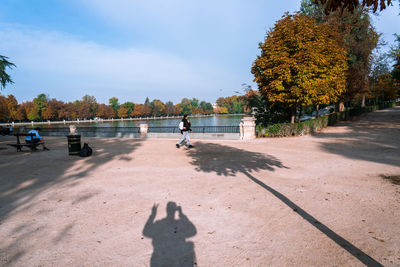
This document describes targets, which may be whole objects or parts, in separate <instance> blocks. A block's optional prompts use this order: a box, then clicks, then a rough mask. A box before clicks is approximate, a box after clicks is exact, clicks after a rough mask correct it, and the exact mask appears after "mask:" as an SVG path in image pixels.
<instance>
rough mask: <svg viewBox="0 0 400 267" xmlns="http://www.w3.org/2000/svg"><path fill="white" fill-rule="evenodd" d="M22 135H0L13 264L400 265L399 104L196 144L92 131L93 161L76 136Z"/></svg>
mask: <svg viewBox="0 0 400 267" xmlns="http://www.w3.org/2000/svg"><path fill="white" fill-rule="evenodd" d="M11 140H12V141H13V138H11V137H0V240H1V242H0V266H7V265H11V266H66V265H68V266H150V264H151V263H152V264H153V266H159V265H160V263H164V264H166V266H173V265H174V264H176V265H177V266H193V263H192V262H193V259H194V261H195V262H196V264H197V265H198V266H271V265H273V266H289V265H290V266H292V265H301V266H310V265H319V266H322V265H323V266H343V265H346V266H348V265H351V266H362V265H365V264H366V265H378V264H382V265H385V266H399V265H400V234H399V232H400V212H399V208H400V185H399V184H398V180H397V179H398V177H399V175H400V108H399V107H397V108H393V109H387V110H381V111H377V112H374V113H370V114H368V115H365V116H363V117H361V118H360V119H359V120H357V121H352V122H347V123H341V124H339V125H337V126H335V127H329V128H327V129H325V130H324V131H323V132H322V133H319V134H317V135H315V136H306V137H295V138H281V139H257V140H255V141H249V142H243V141H213V142H210V141H196V140H194V142H193V144H194V145H195V149H192V150H187V149H185V148H180V149H176V148H175V146H174V144H175V142H176V141H175V140H160V139H152V140H133V139H97V138H92V139H86V140H84V141H88V142H89V143H90V145H91V146H92V147H93V148H94V155H93V156H92V157H90V158H86V159H84V158H75V157H69V156H68V155H67V146H66V140H64V138H49V140H48V143H49V147H50V148H51V151H48V152H46V151H38V152H35V153H30V152H24V153H17V152H15V151H14V150H13V149H12V148H9V147H6V146H5V144H6V143H8V142H9V141H11ZM396 182H397V184H396ZM155 203H156V204H158V206H156V207H157V208H156V207H154V209H153V212H152V207H153V205H154V204H155ZM167 207H168V211H167V209H166V208H167ZM178 207H181V208H180V210H181V212H179V208H178ZM161 265H162V264H161Z"/></svg>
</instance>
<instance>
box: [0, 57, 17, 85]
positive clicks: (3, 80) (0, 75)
mask: <svg viewBox="0 0 400 267" xmlns="http://www.w3.org/2000/svg"><path fill="white" fill-rule="evenodd" d="M12 67H15V64H14V63H12V62H10V61H8V57H5V56H2V55H0V89H3V88H5V87H6V85H7V84H8V83H14V82H13V80H11V77H10V75H8V74H7V72H6V69H7V68H9V69H12Z"/></svg>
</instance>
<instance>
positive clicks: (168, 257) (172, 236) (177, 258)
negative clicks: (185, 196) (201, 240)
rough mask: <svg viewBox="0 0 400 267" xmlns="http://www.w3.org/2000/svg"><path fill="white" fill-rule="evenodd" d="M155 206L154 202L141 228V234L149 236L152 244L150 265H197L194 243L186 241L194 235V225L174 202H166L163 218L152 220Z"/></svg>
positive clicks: (156, 205)
mask: <svg viewBox="0 0 400 267" xmlns="http://www.w3.org/2000/svg"><path fill="white" fill-rule="evenodd" d="M157 208H158V204H154V206H153V208H152V209H151V214H150V217H149V218H148V220H147V222H146V224H145V226H144V229H143V235H144V236H145V237H148V238H151V239H152V244H153V255H152V256H151V260H150V266H152V267H155V266H197V263H196V255H195V252H194V244H193V242H190V241H186V238H189V237H192V236H195V235H196V233H197V230H196V227H195V226H194V225H193V223H192V222H191V221H190V220H189V219H188V218H187V217H186V215H185V214H184V213H183V212H182V208H181V207H180V206H177V205H176V203H175V202H168V204H167V216H166V217H165V218H164V219H161V220H158V221H154V219H155V217H156V214H157ZM176 213H178V219H175V214H176Z"/></svg>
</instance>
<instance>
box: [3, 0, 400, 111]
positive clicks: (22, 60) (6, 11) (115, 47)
mask: <svg viewBox="0 0 400 267" xmlns="http://www.w3.org/2000/svg"><path fill="white" fill-rule="evenodd" d="M1 5H2V6H1V10H0V36H1V38H0V54H1V55H5V56H8V57H9V58H10V60H11V61H12V62H14V63H15V64H16V65H17V68H15V69H13V70H12V71H10V74H11V75H12V78H13V80H14V82H15V84H13V85H9V86H7V87H6V88H5V89H3V90H2V92H1V93H2V94H4V95H8V94H13V95H15V96H16V97H17V99H18V101H20V102H21V101H27V100H32V99H33V98H34V97H35V96H37V95H38V94H40V93H45V94H47V95H49V96H50V97H51V98H57V99H59V100H63V101H73V100H75V99H80V98H82V96H83V95H85V94H89V95H94V96H95V97H96V98H97V100H98V102H100V103H107V102H108V99H109V98H110V97H112V96H115V97H117V98H119V100H120V102H121V103H123V102H125V101H133V102H135V103H143V102H144V100H145V98H146V97H147V96H148V97H149V98H150V99H161V100H162V101H168V100H171V101H173V102H174V103H177V102H179V101H180V100H181V99H182V98H183V97H189V98H192V97H196V98H199V99H200V100H206V101H209V102H215V100H216V99H217V98H218V97H220V96H230V95H233V94H235V91H241V88H242V86H241V84H242V83H247V84H251V85H254V84H253V83H252V79H253V77H252V75H251V73H250V68H251V65H252V63H253V61H254V59H255V58H256V56H257V55H258V54H259V50H258V43H259V42H261V41H263V39H264V36H265V33H266V32H267V31H268V29H270V28H271V27H273V25H274V23H275V22H276V21H277V20H278V19H280V18H281V17H282V15H283V14H284V13H285V12H286V11H289V12H294V11H296V10H298V9H299V6H300V0H287V1H276V0H264V1H261V0H252V1H243V0H242V1H239V0H230V1H229V0H220V1H215V0H214V1H209V0H202V1H198V0H189V1H188V0H186V1H183V0H182V1H180V0H179V1H178V0H168V1H166V0H148V1H134V0H113V1H109V0H2V3H1ZM398 14H399V7H398V3H396V2H395V4H394V6H392V7H390V8H388V9H387V10H385V11H383V12H381V13H380V16H378V17H374V18H373V21H374V25H375V26H376V28H377V30H378V32H381V33H382V34H383V38H384V39H385V40H386V41H387V42H388V43H389V44H390V43H392V42H393V40H394V38H393V36H392V35H393V34H394V33H396V30H397V33H399V32H398V28H399V26H398V25H400V16H398Z"/></svg>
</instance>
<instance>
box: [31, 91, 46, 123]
mask: <svg viewBox="0 0 400 267" xmlns="http://www.w3.org/2000/svg"><path fill="white" fill-rule="evenodd" d="M33 104H34V105H35V112H34V113H32V114H34V115H32V117H35V118H36V114H37V116H38V118H36V120H40V119H42V113H43V112H44V111H45V110H46V104H47V96H46V95H45V94H39V95H38V96H37V97H35V98H34V99H33ZM28 118H29V115H28Z"/></svg>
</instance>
